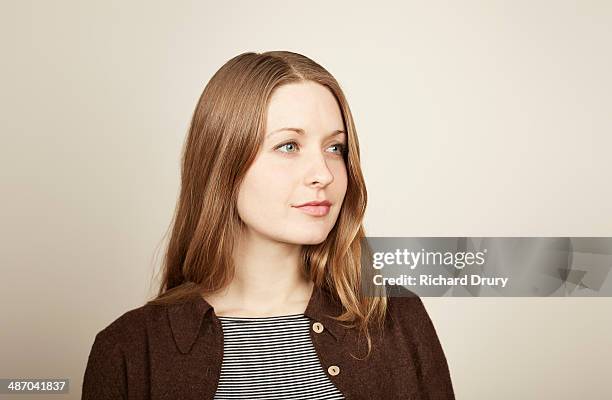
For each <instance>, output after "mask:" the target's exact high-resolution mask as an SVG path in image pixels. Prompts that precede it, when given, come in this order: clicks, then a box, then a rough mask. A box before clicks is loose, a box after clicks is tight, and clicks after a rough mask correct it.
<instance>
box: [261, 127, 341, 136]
mask: <svg viewBox="0 0 612 400" xmlns="http://www.w3.org/2000/svg"><path fill="white" fill-rule="evenodd" d="M281 131H293V132H295V133H298V134H300V135H304V134H306V132H305V131H304V130H303V129H301V128H291V127H285V128H280V129H276V130H274V131H272V132H270V133H268V134H267V135H266V138H267V137H270V136H272V135H273V134H275V133H278V132H281ZM341 133H344V134H346V132H344V131H343V130H342V129H337V130H335V131H333V132H332V133H330V134H329V136H328V137H330V136H335V135H339V134H341Z"/></svg>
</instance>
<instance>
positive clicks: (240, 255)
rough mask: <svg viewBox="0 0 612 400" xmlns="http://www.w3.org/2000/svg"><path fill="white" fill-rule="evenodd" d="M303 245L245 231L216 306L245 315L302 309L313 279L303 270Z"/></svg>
mask: <svg viewBox="0 0 612 400" xmlns="http://www.w3.org/2000/svg"><path fill="white" fill-rule="evenodd" d="M301 247H302V246H301V245H298V244H291V243H283V242H278V241H274V240H271V239H270V238H267V237H264V236H261V235H259V234H257V233H256V232H253V231H250V230H247V231H246V232H244V234H243V235H242V236H241V237H240V238H239V240H238V241H237V242H236V246H235V248H234V252H233V261H234V265H235V275H234V278H233V280H232V282H231V283H230V284H229V285H228V287H227V288H226V289H225V290H224V291H223V293H222V300H219V306H218V307H215V309H216V310H217V308H218V310H217V311H218V312H221V313H232V314H237V313H241V314H244V315H247V314H248V315H262V314H283V313H300V312H303V311H304V310H303V309H304V308H306V305H307V303H308V300H309V299H310V296H311V293H312V289H313V283H312V282H311V281H310V280H309V279H308V278H307V277H306V276H304V275H303V274H302V273H301V260H300V251H301ZM213 306H214V305H213Z"/></svg>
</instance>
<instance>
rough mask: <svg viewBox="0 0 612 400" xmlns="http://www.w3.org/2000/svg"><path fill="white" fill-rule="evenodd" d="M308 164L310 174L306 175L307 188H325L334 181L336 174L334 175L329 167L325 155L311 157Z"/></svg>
mask: <svg viewBox="0 0 612 400" xmlns="http://www.w3.org/2000/svg"><path fill="white" fill-rule="evenodd" d="M307 163H308V173H307V174H306V182H305V184H306V185H307V186H318V187H325V186H327V185H329V184H330V183H332V182H333V181H334V174H332V172H331V170H330V169H329V167H328V166H327V161H326V160H325V156H324V155H322V154H320V153H319V154H318V155H314V156H313V157H309V159H308V160H307Z"/></svg>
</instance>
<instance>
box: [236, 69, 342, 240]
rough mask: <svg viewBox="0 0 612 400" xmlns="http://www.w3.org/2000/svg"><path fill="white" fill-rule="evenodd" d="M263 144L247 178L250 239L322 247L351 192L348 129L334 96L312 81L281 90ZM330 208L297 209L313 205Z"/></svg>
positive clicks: (241, 208)
mask: <svg viewBox="0 0 612 400" xmlns="http://www.w3.org/2000/svg"><path fill="white" fill-rule="evenodd" d="M263 133H264V135H263V139H262V144H261V147H260V149H259V153H258V154H257V156H256V157H255V160H254V161H253V162H252V164H251V165H250V166H249V169H248V170H247V172H246V174H245V176H244V177H243V178H242V181H241V184H240V187H239V192H238V196H237V210H238V215H239V217H240V220H241V221H242V222H243V223H244V224H245V228H246V229H248V230H249V233H250V234H256V235H261V236H264V237H267V238H269V239H271V240H276V241H279V242H283V243H292V244H298V245H303V244H307V245H312V244H319V243H321V242H323V241H324V240H325V239H326V238H327V236H328V234H329V232H330V231H331V229H332V228H333V226H334V224H335V223H336V220H337V217H338V214H339V213H340V210H341V207H342V203H343V200H344V195H345V193H346V189H347V174H346V165H345V154H346V151H345V148H346V144H347V137H348V136H347V134H346V128H345V127H344V120H343V117H342V112H341V110H340V107H339V106H338V103H337V100H336V98H335V97H334V95H333V93H332V92H331V91H330V90H329V89H327V88H326V87H325V86H323V85H321V84H319V83H316V82H313V81H308V80H305V81H298V82H295V83H289V84H284V85H282V86H279V87H276V88H275V89H274V91H273V92H272V96H271V98H270V99H269V101H268V104H267V110H266V123H265V129H264V131H263ZM323 201H326V202H329V203H330V205H329V207H327V206H325V205H323V206H309V207H306V206H304V207H298V206H300V205H303V204H305V203H309V202H323Z"/></svg>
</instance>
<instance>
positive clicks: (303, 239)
mask: <svg viewBox="0 0 612 400" xmlns="http://www.w3.org/2000/svg"><path fill="white" fill-rule="evenodd" d="M328 234H329V232H321V234H316V233H314V232H308V233H306V234H304V235H299V236H298V238H297V239H298V240H297V241H296V242H297V243H300V244H309V245H313V244H319V243H323V242H324V241H325V239H327V235H328Z"/></svg>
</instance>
